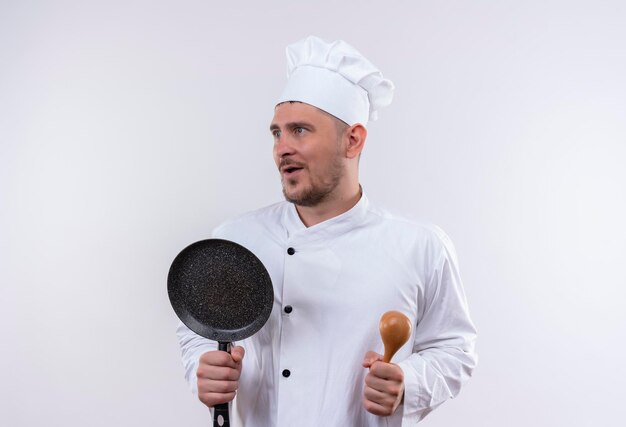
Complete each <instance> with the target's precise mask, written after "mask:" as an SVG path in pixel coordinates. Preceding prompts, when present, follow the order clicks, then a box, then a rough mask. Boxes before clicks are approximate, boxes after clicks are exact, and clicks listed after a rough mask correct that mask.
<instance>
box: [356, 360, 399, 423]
mask: <svg viewBox="0 0 626 427" xmlns="http://www.w3.org/2000/svg"><path fill="white" fill-rule="evenodd" d="M363 367H364V368H369V370H370V371H369V373H368V374H367V376H366V377H365V389H364V392H363V406H364V407H365V409H366V410H367V412H370V413H372V414H374V415H381V416H387V415H391V414H393V413H394V412H395V410H396V409H397V408H398V405H400V403H401V402H402V398H403V396H404V373H403V372H402V369H400V367H399V366H398V365H396V364H393V363H385V362H383V357H382V356H381V355H380V354H378V353H375V352H373V351H368V352H367V354H366V355H365V359H364V360H363Z"/></svg>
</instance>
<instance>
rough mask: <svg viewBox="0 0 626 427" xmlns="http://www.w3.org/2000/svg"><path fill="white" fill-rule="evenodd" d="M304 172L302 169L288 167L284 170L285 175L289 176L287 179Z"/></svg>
mask: <svg viewBox="0 0 626 427" xmlns="http://www.w3.org/2000/svg"><path fill="white" fill-rule="evenodd" d="M301 170H302V168H301V167H297V166H287V167H285V168H283V175H285V176H287V177H291V176H294V175H296V174H297V173H298V172H300V171H301Z"/></svg>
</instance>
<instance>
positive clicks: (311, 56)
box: [278, 36, 394, 126]
mask: <svg viewBox="0 0 626 427" xmlns="http://www.w3.org/2000/svg"><path fill="white" fill-rule="evenodd" d="M287 77H288V81H287V86H286V87H285V89H284V90H283V93H282V95H281V96H280V99H279V100H278V104H280V103H281V102H285V101H300V102H304V103H306V104H310V105H313V106H315V107H317V108H319V109H321V110H324V111H326V112H327V113H330V114H332V115H333V116H335V117H337V118H338V119H340V120H343V121H344V122H346V123H348V124H349V125H353V124H355V123H361V124H362V125H364V126H365V125H367V122H368V121H370V120H371V121H374V120H376V119H377V118H378V110H379V109H380V108H381V107H386V106H387V105H389V104H390V103H391V99H392V98H393V89H394V86H393V83H392V82H391V81H390V80H387V79H385V78H383V75H382V74H381V72H380V71H379V70H378V68H376V66H374V64H372V63H371V62H369V61H368V60H367V59H366V58H365V57H364V56H363V55H361V54H360V53H359V52H358V51H357V50H356V49H354V48H353V47H352V46H350V45H349V44H348V43H346V42H344V41H343V40H337V41H334V42H332V43H327V42H325V41H324V40H322V39H320V38H318V37H315V36H309V37H307V38H305V39H303V40H300V41H298V42H296V43H293V44H291V45H289V46H287Z"/></svg>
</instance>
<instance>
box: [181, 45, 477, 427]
mask: <svg viewBox="0 0 626 427" xmlns="http://www.w3.org/2000/svg"><path fill="white" fill-rule="evenodd" d="M287 54H288V60H289V64H290V67H289V75H290V83H294V84H290V83H288V85H287V88H286V90H285V92H284V93H283V95H282V96H281V99H280V102H282V101H285V100H296V101H301V102H306V103H310V104H311V105H315V106H317V107H318V108H321V109H324V110H325V111H328V112H331V114H333V115H335V116H336V117H339V118H340V119H342V120H344V121H346V123H349V124H351V123H357V122H358V123H366V122H367V119H368V118H369V119H370V120H371V119H372V118H373V117H375V115H374V114H372V112H373V111H374V112H375V110H376V109H377V108H379V107H380V106H381V105H385V104H388V103H389V102H390V101H391V93H390V92H391V91H392V90H393V85H392V84H391V82H389V81H388V80H385V79H383V78H382V75H380V72H378V71H377V70H376V69H375V68H373V65H372V64H371V63H369V62H368V61H367V60H365V59H364V58H363V57H362V56H361V55H360V54H359V53H358V52H356V51H355V50H354V49H353V48H352V47H350V46H349V45H347V44H346V43H345V42H341V41H339V42H335V43H332V44H329V43H326V42H324V41H322V40H320V39H317V38H315V37H309V38H307V39H305V40H303V41H300V42H298V43H296V44H294V45H291V46H290V47H289V48H288V50H287ZM329 64H330V65H329ZM346 66H347V67H348V70H347V71H346V70H345V69H344V68H345V67H346ZM359 67H360V69H359ZM309 68H311V69H309ZM313 68H318V70H316V69H313ZM303 70H304V71H303ZM355 70H356V71H355ZM319 73H322V74H319ZM328 73H331V74H328ZM359 75H360V78H359ZM294 76H295V77H294ZM324 76H326V77H324ZM328 76H331V77H330V79H331V80H328V79H326V78H327V77H328ZM355 76H356V78H355ZM294 78H295V79H296V81H294V80H293V79H294ZM325 79H326V80H325ZM307 81H308V82H309V83H308V84H307V83H306V82H307ZM312 81H313V82H315V85H314V87H315V88H316V90H314V91H312V90H311V82H312ZM354 81H357V83H354ZM358 81H361V83H363V82H364V81H365V84H360V85H359V83H358ZM346 82H347V83H348V84H351V85H353V86H358V87H357V89H355V90H353V93H350V91H349V90H348V89H349V87H347V86H345V85H346V84H347V83H346ZM325 84H326V85H329V86H330V87H331V89H333V85H336V84H339V85H343V86H345V87H342V89H341V90H339V91H338V90H337V88H336V87H334V89H333V90H330V91H329V92H328V93H327V94H326V95H329V94H333V96H331V97H330V98H332V99H331V101H330V103H328V98H326V99H325V98H324V96H325V95H324V90H323V89H321V87H324V85H325ZM342 91H343V92H342ZM337 93H343V94H344V99H345V98H347V99H349V100H350V102H349V103H348V104H345V105H344V104H341V103H340V102H337V101H336V99H335V96H336V94H337ZM363 94H365V100H363V98H362V97H361V96H362V95H363ZM312 98H315V99H312ZM361 101H365V102H363V103H362V104H358V103H359V102H361ZM325 102H326V103H325ZM355 102H356V103H357V105H360V106H361V107H363V108H361V109H359V108H351V106H354V105H355ZM333 108H334V110H333ZM342 109H343V110H342ZM329 110H330V111H329ZM348 110H349V113H348V114H346V111H348ZM364 115H365V116H364ZM355 120H358V121H356V122H355ZM213 237H215V238H222V239H228V240H232V241H234V242H237V243H239V244H241V245H243V246H245V247H246V248H248V249H250V250H251V251H252V252H253V253H254V254H256V256H257V257H258V258H259V259H260V260H261V261H262V262H263V264H264V265H265V267H266V268H267V270H268V272H269V274H270V276H271V279H272V284H273V286H274V306H273V309H272V313H271V316H270V318H269V320H268V322H267V323H266V324H265V326H264V327H263V328H262V329H261V330H260V331H259V332H258V333H257V334H255V335H254V336H252V337H250V338H248V339H245V340H243V341H241V342H239V343H237V344H238V345H242V346H243V347H244V348H245V350H246V354H245V357H244V360H243V368H242V371H241V377H240V380H239V388H238V391H237V396H236V398H235V400H234V401H233V404H232V407H231V425H233V426H246V427H271V426H281V427H294V426H303V427H306V426H316V427H317V426H340V425H341V426H355V427H363V426H412V425H415V424H416V423H417V422H418V421H419V420H420V419H422V418H423V417H424V416H425V415H426V414H428V413H429V412H430V411H431V410H433V409H434V408H435V407H437V406H439V405H440V404H441V403H443V402H444V401H445V400H447V399H448V398H450V397H454V396H455V395H456V394H457V393H458V392H459V390H460V388H461V385H462V384H463V383H464V382H465V381H466V380H467V379H468V378H469V376H470V375H471V372H472V370H473V368H474V366H475V364H476V355H475V353H474V341H475V337H476V332H475V329H474V326H473V324H472V322H471V320H470V317H469V313H468V309H467V304H466V300H465V295H464V292H463V287H462V283H461V280H460V277H459V272H458V268H457V260H456V255H455V252H454V248H453V245H452V243H451V242H450V240H449V239H448V237H447V236H446V235H445V234H444V233H443V232H442V231H441V230H440V229H439V228H437V227H436V226H433V225H430V224H428V223H424V222H420V221H417V220H413V219H408V218H405V217H402V216H398V215H394V214H391V213H389V212H387V211H386V210H384V209H381V208H379V207H377V206H375V205H374V204H372V203H371V202H370V201H369V200H368V198H367V196H366V195H365V194H363V193H362V194H361V197H360V200H359V201H358V203H357V204H356V205H355V206H354V207H353V208H352V209H350V210H348V211H347V212H344V213H343V214H341V215H339V216H336V217H334V218H331V219H329V220H326V221H324V222H321V223H319V224H316V225H313V226H311V227H306V226H305V225H304V224H303V223H302V221H301V219H300V217H299V216H298V213H297V210H296V208H295V206H294V205H293V204H292V203H289V202H281V203H277V204H274V205H272V206H269V207H266V208H263V209H260V210H257V211H255V212H251V213H248V214H246V215H243V216H241V217H239V218H236V219H234V220H231V221H228V222H226V223H224V224H222V225H221V226H219V227H218V228H217V229H215V230H214V232H213ZM389 310H397V311H400V312H403V313H404V314H406V315H407V316H408V317H409V319H410V321H411V323H412V325H413V329H412V332H411V337H410V339H409V341H408V343H407V344H405V345H404V346H403V347H402V348H401V349H400V350H399V351H398V352H397V353H396V355H395V356H394V358H393V359H392V362H393V363H397V364H398V365H399V366H400V368H401V369H402V371H403V374H404V387H405V390H404V399H403V403H402V404H401V405H400V406H399V407H398V408H397V410H396V411H395V412H394V414H392V415H391V416H389V417H381V416H377V415H373V414H371V413H369V412H367V411H366V410H365V408H364V407H363V404H362V399H363V389H364V379H365V376H366V374H367V369H365V368H363V367H362V361H363V357H364V356H365V354H366V353H367V351H369V350H373V351H376V352H378V353H383V345H382V342H381V339H380V335H379V332H378V323H379V320H380V316H381V315H382V314H383V313H384V312H386V311H389ZM177 334H178V337H179V340H180V344H181V347H182V352H183V364H184V366H185V368H186V378H187V380H188V381H189V384H190V385H191V387H192V389H193V390H194V392H196V393H197V378H196V370H197V368H198V359H199V357H200V355H201V354H203V353H204V352H206V351H210V350H215V349H216V348H217V343H215V342H212V341H209V340H207V339H205V338H202V337H200V336H198V335H196V334H195V333H193V332H192V331H190V330H189V329H188V328H187V327H186V326H185V325H183V324H182V323H181V324H179V327H178V330H177Z"/></svg>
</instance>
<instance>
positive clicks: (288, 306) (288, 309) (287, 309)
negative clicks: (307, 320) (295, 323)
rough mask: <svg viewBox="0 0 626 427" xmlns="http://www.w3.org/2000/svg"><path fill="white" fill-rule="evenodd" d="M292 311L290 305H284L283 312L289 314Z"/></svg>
mask: <svg viewBox="0 0 626 427" xmlns="http://www.w3.org/2000/svg"><path fill="white" fill-rule="evenodd" d="M292 311H293V307H292V306H290V305H286V306H285V313H287V314H289V313H291V312H292Z"/></svg>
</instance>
